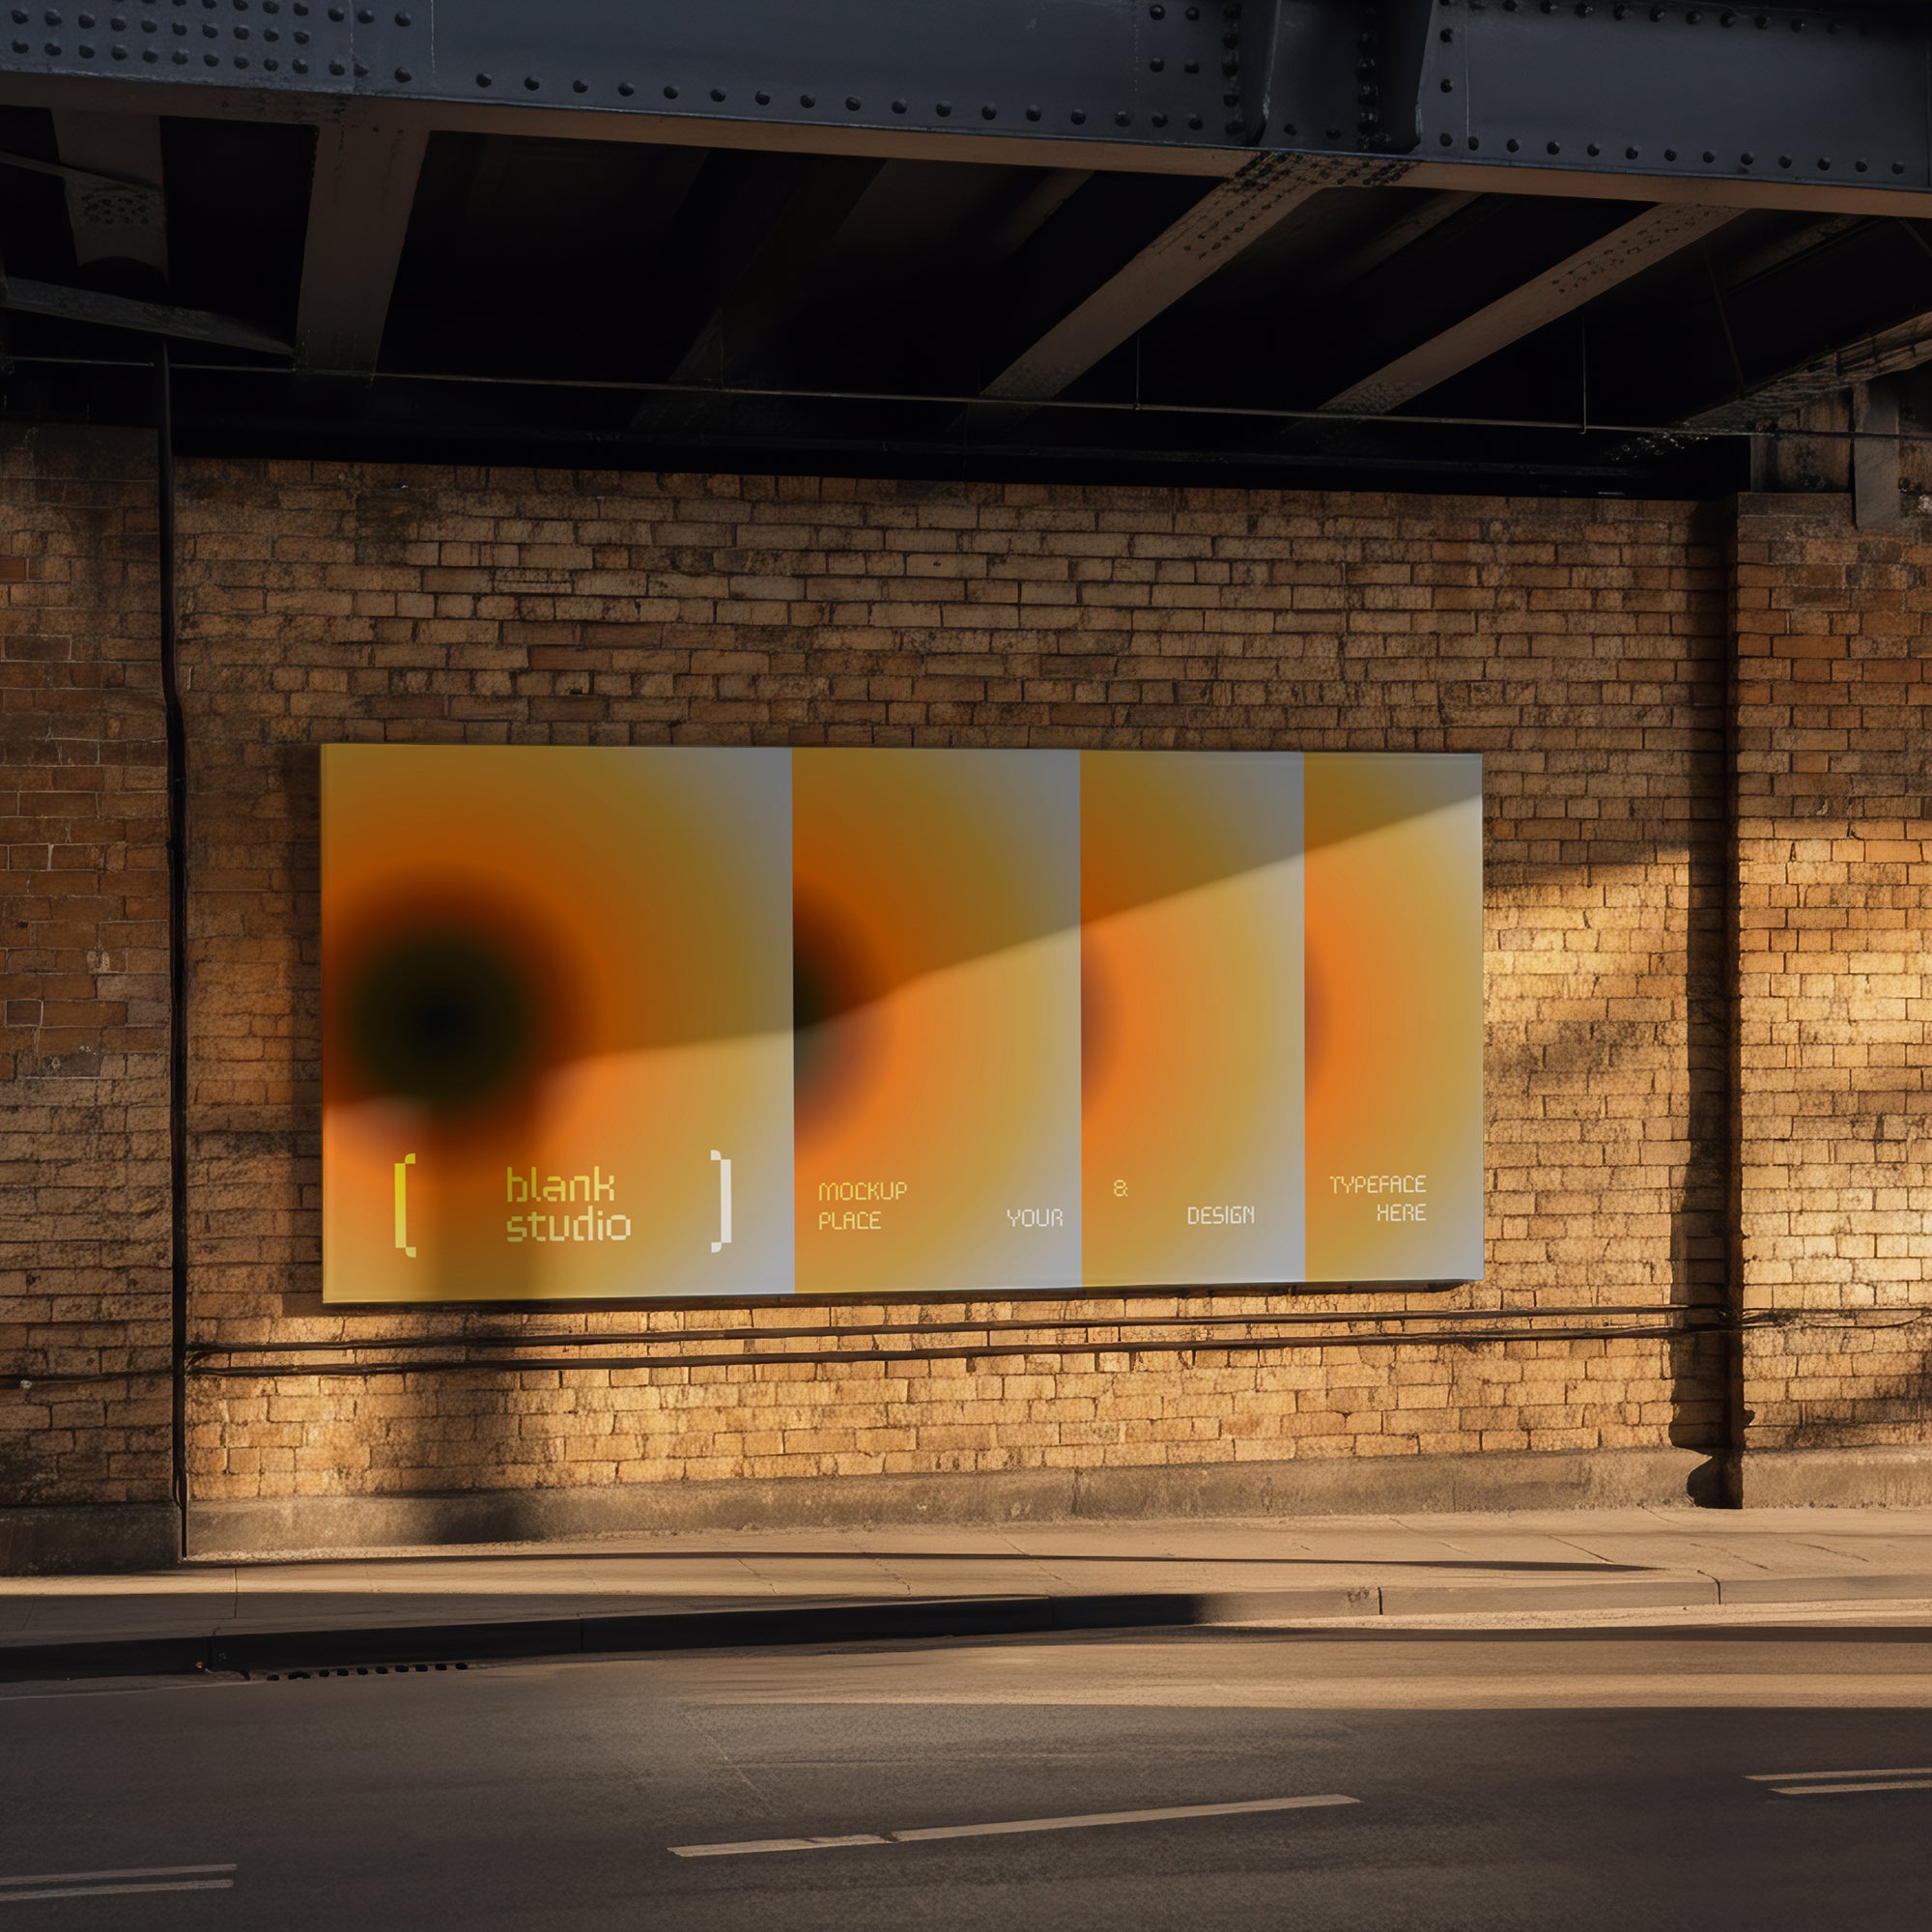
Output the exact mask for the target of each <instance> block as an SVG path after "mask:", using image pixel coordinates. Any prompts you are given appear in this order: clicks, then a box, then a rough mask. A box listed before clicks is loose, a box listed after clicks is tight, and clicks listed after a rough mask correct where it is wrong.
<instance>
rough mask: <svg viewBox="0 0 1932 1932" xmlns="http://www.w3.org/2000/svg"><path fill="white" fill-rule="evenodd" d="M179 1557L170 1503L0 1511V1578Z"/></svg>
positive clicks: (177, 1526)
mask: <svg viewBox="0 0 1932 1932" xmlns="http://www.w3.org/2000/svg"><path fill="white" fill-rule="evenodd" d="M180 1556H181V1517H180V1515H179V1514H178V1513H177V1511H176V1509H175V1506H174V1505H173V1504H172V1503H100V1504H94V1505H89V1506H75V1507H72V1508H65V1507H55V1506H49V1507H45V1508H37V1509H0V1577H73V1576H83V1575H88V1574H95V1575H99V1573H101V1572H103V1571H112V1570H165V1569H167V1568H168V1567H169V1566H170V1565H171V1564H173V1563H175V1562H177V1561H179V1560H180Z"/></svg>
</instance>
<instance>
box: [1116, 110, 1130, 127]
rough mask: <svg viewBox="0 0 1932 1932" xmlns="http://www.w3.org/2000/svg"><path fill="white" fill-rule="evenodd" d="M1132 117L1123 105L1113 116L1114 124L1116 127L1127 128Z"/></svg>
mask: <svg viewBox="0 0 1932 1932" xmlns="http://www.w3.org/2000/svg"><path fill="white" fill-rule="evenodd" d="M1133 119H1134V117H1133V116H1132V115H1131V114H1129V113H1128V112H1127V110H1126V109H1125V108H1124V107H1122V109H1121V110H1120V111H1119V112H1118V113H1117V114H1116V115H1115V116H1114V126H1115V127H1116V128H1129V127H1131V126H1132V125H1133Z"/></svg>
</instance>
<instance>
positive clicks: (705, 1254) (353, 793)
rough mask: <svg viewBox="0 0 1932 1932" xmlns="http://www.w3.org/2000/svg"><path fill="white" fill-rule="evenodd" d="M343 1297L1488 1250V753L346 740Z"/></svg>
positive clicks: (1192, 1274)
mask: <svg viewBox="0 0 1932 1932" xmlns="http://www.w3.org/2000/svg"><path fill="white" fill-rule="evenodd" d="M322 849H323V931H322V955H323V1276H324V1295H325V1298H326V1299H327V1300H329V1301H331V1302H383V1301H455V1302H465V1301H499V1302H500V1301H511V1302H541V1301H554V1300H563V1299H576V1300H586V1301H623V1300H633V1299H639V1298H648V1297H657V1298H668V1299H689V1298H696V1297H704V1296H727V1297H734V1298H739V1299H743V1298H746V1297H754V1296H759V1295H768V1294H792V1293H809V1294H837V1293H863V1294H873V1295H876V1294H882V1293H970V1292H974V1291H980V1290H984V1291H1001V1290H1025V1289H1068V1288H1078V1287H1082V1286H1086V1287H1094V1288H1114V1287H1134V1286H1167V1285H1173V1286H1202V1285H1214V1284H1219V1283H1231V1284H1232V1283H1244V1282H1295V1281H1310V1282H1350V1281H1401V1280H1450V1279H1458V1280H1460V1279H1469V1278H1472V1277H1474V1276H1477V1275H1479V1274H1480V1273H1481V1271H1482V1207H1483V1201H1482V1194H1483V1161H1482V951H1481V938H1482V772H1481V763H1480V760H1478V759H1475V758H1472V757H1460V756H1444V755H1426V754H1404V755H1388V756H1381V755H1369V754H1353V753H1349V754H1340V753H1335V754H1330V753H1322V754H1313V753H1311V754H1308V755H1307V756H1303V755H1301V754H1299V753H1139V752H1086V753H1081V752H1072V751H1065V752H1058V751H1055V752H992V751H989V752H924V751H869V750H864V751H862V750H851V751H845V750H829V749H827V750H817V749H814V750H800V751H796V752H792V751H785V750H699V749H684V748H675V749H659V748H650V749H641V748H639V749H629V748H610V749H604V748H598V749H589V748H550V747H545V748H511V747H467V746H466V747H440V746H439V747H420V746H387V745H383V746H333V747H329V748H327V750H326V751H325V753H324V754H323V794H322Z"/></svg>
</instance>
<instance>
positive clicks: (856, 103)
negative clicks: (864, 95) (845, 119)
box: [845, 94, 864, 114]
mask: <svg viewBox="0 0 1932 1932" xmlns="http://www.w3.org/2000/svg"><path fill="white" fill-rule="evenodd" d="M863 105H864V102H862V101H861V100H860V99H859V97H858V96H857V95H856V94H848V95H847V96H846V97H845V111H846V113H848V114H856V113H858V111H859V109H860V108H861V106H863Z"/></svg>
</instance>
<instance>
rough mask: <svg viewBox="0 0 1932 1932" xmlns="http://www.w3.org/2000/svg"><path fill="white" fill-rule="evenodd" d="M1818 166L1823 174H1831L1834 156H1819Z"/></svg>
mask: <svg viewBox="0 0 1932 1932" xmlns="http://www.w3.org/2000/svg"><path fill="white" fill-rule="evenodd" d="M1818 168H1819V172H1820V173H1821V174H1830V173H1831V172H1832V157H1831V156H1830V155H1820V156H1818Z"/></svg>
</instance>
